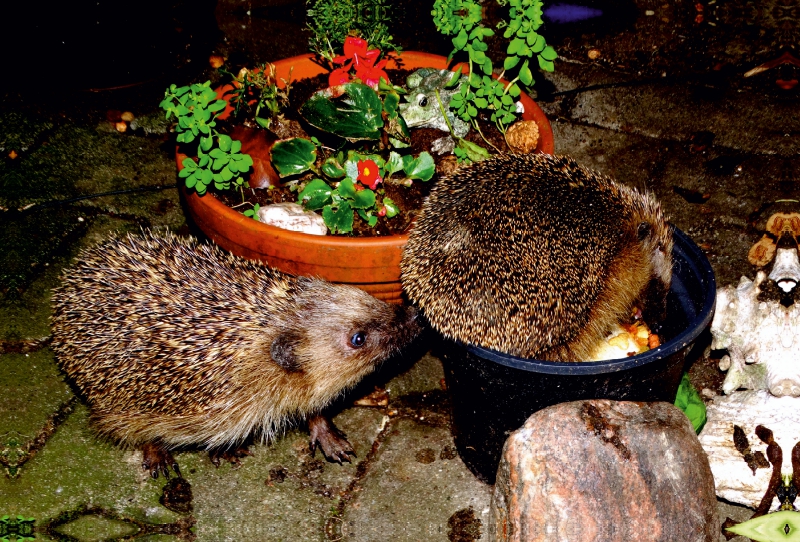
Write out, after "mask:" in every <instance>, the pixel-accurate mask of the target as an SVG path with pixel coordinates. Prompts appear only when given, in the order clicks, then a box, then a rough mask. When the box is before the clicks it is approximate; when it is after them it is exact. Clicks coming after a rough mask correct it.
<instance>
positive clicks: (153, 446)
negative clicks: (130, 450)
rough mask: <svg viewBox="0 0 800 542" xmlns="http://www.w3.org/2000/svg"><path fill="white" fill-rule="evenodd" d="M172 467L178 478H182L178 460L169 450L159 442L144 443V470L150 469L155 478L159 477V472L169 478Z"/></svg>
mask: <svg viewBox="0 0 800 542" xmlns="http://www.w3.org/2000/svg"><path fill="white" fill-rule="evenodd" d="M170 468H171V469H172V470H173V471H174V472H175V475H176V476H177V477H178V478H182V476H181V471H180V468H179V467H178V462H177V461H175V458H174V457H172V454H171V453H170V451H169V450H167V449H166V448H164V447H163V446H162V445H161V444H158V443H157V442H152V441H151V442H145V443H144V444H142V470H146V471H149V472H150V476H152V477H153V478H154V479H156V478H158V475H159V473H160V474H162V475H163V476H164V478H167V479H169V469H170Z"/></svg>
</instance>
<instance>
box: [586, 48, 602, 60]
mask: <svg viewBox="0 0 800 542" xmlns="http://www.w3.org/2000/svg"><path fill="white" fill-rule="evenodd" d="M586 56H588V57H589V59H590V60H597V59H598V58H600V49H589V52H587V53H586Z"/></svg>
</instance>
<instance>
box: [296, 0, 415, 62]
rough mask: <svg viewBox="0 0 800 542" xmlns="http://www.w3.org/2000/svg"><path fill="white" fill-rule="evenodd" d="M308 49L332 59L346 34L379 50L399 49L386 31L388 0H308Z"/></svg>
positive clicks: (389, 3) (390, 18)
mask: <svg viewBox="0 0 800 542" xmlns="http://www.w3.org/2000/svg"><path fill="white" fill-rule="evenodd" d="M306 5H307V6H308V19H309V23H308V28H309V29H310V30H311V38H310V40H309V48H310V49H311V51H312V52H314V53H315V54H316V55H319V56H320V57H321V58H324V59H326V60H328V61H329V62H332V60H333V58H334V56H335V53H334V51H337V50H341V48H342V46H343V45H344V42H345V39H347V37H348V36H360V37H361V38H363V39H364V40H366V41H368V42H369V43H370V44H372V46H373V47H376V48H377V49H380V50H381V51H383V52H389V51H400V47H399V46H398V45H397V44H395V43H394V38H393V37H392V35H391V34H390V33H389V27H388V26H387V25H386V21H390V20H392V15H391V2H390V1H389V0H308V2H307V4H306Z"/></svg>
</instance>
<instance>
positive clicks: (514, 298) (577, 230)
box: [401, 154, 671, 359]
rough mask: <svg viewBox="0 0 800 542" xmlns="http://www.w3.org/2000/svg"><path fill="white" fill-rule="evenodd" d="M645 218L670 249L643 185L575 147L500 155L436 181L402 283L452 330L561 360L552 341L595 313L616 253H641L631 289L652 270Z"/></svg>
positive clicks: (443, 328)
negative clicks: (586, 160)
mask: <svg viewBox="0 0 800 542" xmlns="http://www.w3.org/2000/svg"><path fill="white" fill-rule="evenodd" d="M642 222H645V223H647V224H648V228H649V230H648V232H647V238H648V239H650V238H653V239H655V242H654V243H651V244H652V245H653V246H659V245H661V248H662V249H663V248H665V247H664V243H661V242H660V240H664V241H665V242H666V243H667V244H668V247H666V248H668V249H669V250H671V233H670V231H669V227H668V226H667V224H666V222H665V221H664V218H663V215H662V213H661V210H660V207H659V206H658V204H657V203H656V202H655V201H654V200H652V198H650V197H648V196H647V195H644V194H641V193H639V192H637V191H635V190H633V189H630V188H628V187H625V186H623V185H619V184H617V183H616V182H614V181H613V180H612V179H611V178H609V177H607V176H604V175H601V174H599V173H596V172H593V171H591V170H589V169H586V168H584V167H581V166H580V165H579V164H577V163H576V162H575V161H574V160H572V159H571V158H568V157H553V156H548V155H541V154H535V155H525V156H517V155H505V156H498V157H495V158H493V159H491V160H487V161H484V162H480V163H478V164H474V165H472V166H470V167H467V168H464V169H462V170H459V171H458V172H456V173H455V174H454V175H452V176H450V177H447V178H444V179H441V180H440V181H439V182H438V184H437V185H436V186H435V187H434V189H433V190H432V192H431V195H430V196H429V198H428V200H427V201H426V203H425V205H424V207H423V211H422V215H421V217H420V218H419V220H418V221H417V223H416V225H415V227H414V229H413V230H412V233H411V236H410V239H409V242H408V245H407V246H406V249H405V252H404V256H403V260H402V264H401V268H402V279H403V287H404V289H405V291H406V293H407V295H408V297H409V298H410V299H411V300H412V301H413V302H414V303H416V304H418V305H419V307H420V308H421V309H422V312H423V313H424V314H425V316H426V317H427V318H428V320H429V321H430V323H431V325H432V326H433V327H434V328H435V329H437V330H438V331H439V332H441V333H442V334H443V335H445V336H446V337H450V338H453V339H456V340H459V341H461V342H465V343H471V344H477V345H481V346H485V347H488V348H493V349H497V350H502V351H504V352H506V353H510V354H514V355H520V356H526V357H533V356H538V355H544V356H545V357H546V358H548V357H552V358H553V359H561V357H562V356H563V355H568V354H565V353H564V352H560V353H559V352H555V350H554V349H556V350H557V349H558V348H559V347H560V346H562V345H564V344H567V343H569V342H570V341H573V340H575V338H576V337H577V336H578V335H579V334H580V333H581V330H582V329H584V328H585V327H586V326H587V325H588V324H589V323H590V320H591V319H594V318H597V317H598V315H597V314H596V311H595V308H596V306H597V304H598V302H599V301H600V300H602V299H604V295H606V294H607V293H608V292H606V291H604V290H606V286H607V285H608V284H609V281H610V280H611V279H612V278H613V279H615V280H616V277H612V276H611V275H613V274H614V273H618V271H619V270H618V269H616V268H615V262H617V260H618V259H619V258H621V257H623V256H625V258H626V262H627V261H628V260H631V259H632V260H634V261H636V260H637V258H630V257H628V256H629V253H630V252H631V250H634V251H638V252H637V253H639V252H640V253H641V255H640V257H638V260H640V262H639V263H634V264H633V266H634V267H639V269H632V270H631V273H633V276H634V277H636V280H635V281H634V282H635V285H634V286H633V288H634V289H638V290H643V289H645V288H646V283H647V282H648V281H649V280H650V278H652V276H653V275H654V269H653V266H654V262H653V259H654V258H651V257H650V256H649V255H648V251H651V248H649V246H645V243H646V242H647V240H648V239H644V238H641V234H640V228H639V226H640V224H641V223H642ZM670 263H671V260H670V262H668V264H670ZM669 269H671V265H669ZM667 274H669V271H668V272H667ZM668 280H669V277H667V281H668ZM630 288H631V282H630V281H625V286H624V289H625V290H626V291H625V292H621V295H624V296H628V297H630V296H631V295H634V296H635V295H637V294H639V293H640V292H639V291H637V292H633V293H631V292H628V291H627V290H629V289H630ZM614 295H615V294H614V293H613V292H612V297H613V296H614ZM621 304H622V305H630V303H629V302H627V301H625V302H624V303H621ZM612 305H614V306H617V305H620V303H616V302H615V303H612ZM604 306H605V304H604ZM628 309H630V307H628ZM614 310H618V309H614ZM620 316H624V315H614V316H613V317H614V318H617V319H619V317H620Z"/></svg>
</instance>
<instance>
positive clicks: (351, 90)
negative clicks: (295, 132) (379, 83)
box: [300, 83, 383, 141]
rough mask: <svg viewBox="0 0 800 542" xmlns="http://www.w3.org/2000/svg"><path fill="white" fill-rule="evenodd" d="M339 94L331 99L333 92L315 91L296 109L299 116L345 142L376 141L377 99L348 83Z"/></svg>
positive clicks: (380, 124) (379, 112)
mask: <svg viewBox="0 0 800 542" xmlns="http://www.w3.org/2000/svg"><path fill="white" fill-rule="evenodd" d="M333 88H335V89H342V90H343V91H344V93H343V95H342V96H340V97H337V98H333V92H334V91H333V89H331V88H328V89H325V90H321V91H319V92H316V93H315V94H314V95H313V96H312V97H311V98H310V99H309V100H308V101H307V102H306V103H304V104H303V106H302V107H301V108H300V114H301V115H302V116H303V118H304V119H305V120H306V121H307V122H308V123H309V124H311V125H312V126H315V127H316V128H319V129H320V130H323V131H325V132H328V133H331V134H335V135H337V136H339V137H342V138H344V139H347V140H348V141H359V140H363V139H372V140H375V139H380V137H381V132H380V129H381V128H382V127H383V118H382V116H381V115H382V113H383V104H382V103H381V99H380V96H378V94H377V93H376V92H375V91H374V90H372V89H371V88H370V87H368V86H367V85H362V84H361V83H348V84H346V85H341V86H339V87H333Z"/></svg>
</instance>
